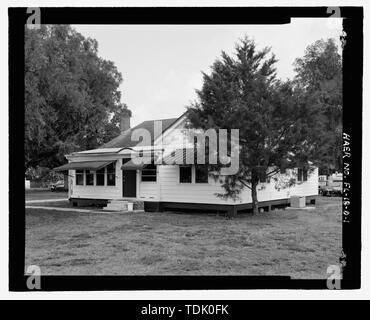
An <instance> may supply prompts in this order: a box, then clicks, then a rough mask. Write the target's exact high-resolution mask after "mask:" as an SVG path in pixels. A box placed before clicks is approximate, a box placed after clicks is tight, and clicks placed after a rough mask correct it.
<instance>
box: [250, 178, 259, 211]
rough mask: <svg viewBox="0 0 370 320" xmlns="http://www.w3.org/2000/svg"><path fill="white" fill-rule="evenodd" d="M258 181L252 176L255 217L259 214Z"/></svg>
mask: <svg viewBox="0 0 370 320" xmlns="http://www.w3.org/2000/svg"><path fill="white" fill-rule="evenodd" d="M257 185H258V179H256V178H254V177H253V176H252V186H251V187H252V209H253V215H255V214H257V213H258V198H257Z"/></svg>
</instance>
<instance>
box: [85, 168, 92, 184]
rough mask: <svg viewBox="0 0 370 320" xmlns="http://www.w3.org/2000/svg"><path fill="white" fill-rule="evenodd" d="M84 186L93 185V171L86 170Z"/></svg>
mask: <svg viewBox="0 0 370 320" xmlns="http://www.w3.org/2000/svg"><path fill="white" fill-rule="evenodd" d="M85 172H86V185H87V186H93V185H94V171H92V170H86V171H85Z"/></svg>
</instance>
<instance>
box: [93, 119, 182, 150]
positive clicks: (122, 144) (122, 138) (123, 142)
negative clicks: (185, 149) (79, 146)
mask: <svg viewBox="0 0 370 320" xmlns="http://www.w3.org/2000/svg"><path fill="white" fill-rule="evenodd" d="M178 119H179V118H170V119H159V120H148V121H144V122H142V123H140V124H138V125H137V126H136V127H133V128H131V129H129V130H127V131H125V132H123V133H121V134H120V135H119V136H118V137H115V138H114V139H112V140H111V141H109V142H107V143H105V144H104V145H102V146H101V147H100V148H130V147H134V146H136V145H137V144H138V143H139V141H132V140H131V134H132V132H133V131H134V130H135V129H146V130H148V131H149V132H150V135H151V137H152V141H151V143H152V144H153V140H154V121H162V134H163V133H164V132H165V131H166V130H167V129H169V128H170V127H171V126H172V125H173V124H174V123H175V122H176V120H178ZM155 138H157V137H155Z"/></svg>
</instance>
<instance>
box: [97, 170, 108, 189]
mask: <svg viewBox="0 0 370 320" xmlns="http://www.w3.org/2000/svg"><path fill="white" fill-rule="evenodd" d="M99 171H100V172H99ZM101 171H103V172H101ZM106 171H107V170H106V168H105V167H103V168H101V169H99V170H96V171H95V177H96V178H95V185H96V186H97V187H105V186H106V180H107V179H106V178H105V176H106V174H107V173H106ZM99 177H100V178H101V177H103V184H98V181H99V179H98V178H99Z"/></svg>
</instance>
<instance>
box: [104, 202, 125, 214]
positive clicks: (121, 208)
mask: <svg viewBox="0 0 370 320" xmlns="http://www.w3.org/2000/svg"><path fill="white" fill-rule="evenodd" d="M130 205H131V203H129V202H128V201H125V200H110V201H109V202H108V204H107V206H106V207H105V208H103V210H106V211H117V212H128V207H129V206H130Z"/></svg>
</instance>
